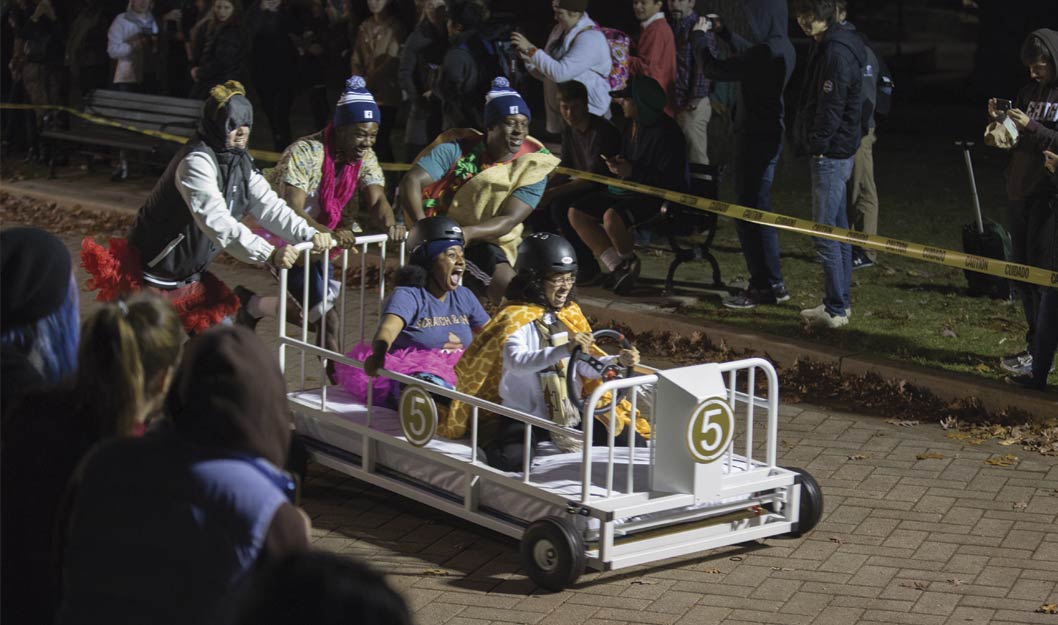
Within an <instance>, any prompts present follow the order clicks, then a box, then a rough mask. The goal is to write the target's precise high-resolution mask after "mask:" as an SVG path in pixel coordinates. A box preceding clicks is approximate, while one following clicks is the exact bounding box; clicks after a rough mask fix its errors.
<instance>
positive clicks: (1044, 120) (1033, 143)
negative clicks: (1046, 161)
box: [1006, 28, 1058, 200]
mask: <svg viewBox="0 0 1058 625" xmlns="http://www.w3.org/2000/svg"><path fill="white" fill-rule="evenodd" d="M1031 36H1033V37H1036V38H1037V39H1039V40H1040V41H1042V42H1043V44H1044V45H1045V46H1047V49H1048V50H1049V51H1050V53H1051V67H1052V69H1054V70H1058V31H1054V30H1051V29H1049V28H1041V29H1039V30H1035V31H1033V32H1032V35H1031ZM1014 107H1015V108H1017V109H1019V110H1021V111H1023V112H1024V113H1025V114H1026V115H1028V116H1029V118H1031V120H1032V121H1030V122H1029V125H1028V127H1027V128H1026V129H1025V130H1024V131H1023V132H1022V133H1021V134H1020V135H1019V137H1018V142H1017V145H1015V146H1014V149H1013V151H1012V153H1011V155H1010V164H1009V165H1008V166H1007V172H1006V173H1007V197H1008V198H1009V199H1011V200H1022V199H1024V198H1026V197H1030V196H1038V197H1049V196H1050V195H1053V193H1054V184H1053V182H1052V181H1051V179H1050V176H1048V175H1047V172H1046V171H1045V170H1044V168H1043V150H1051V151H1052V152H1054V151H1056V147H1055V145H1054V142H1053V141H1052V140H1051V139H1050V137H1052V136H1053V135H1049V134H1047V133H1043V132H1040V129H1041V127H1042V128H1045V129H1049V130H1058V71H1055V78H1054V79H1052V80H1051V81H1050V82H1048V83H1038V82H1035V81H1033V82H1030V83H1029V84H1027V85H1025V86H1024V87H1022V88H1021V90H1020V91H1018V95H1017V97H1016V98H1015V99H1014Z"/></svg>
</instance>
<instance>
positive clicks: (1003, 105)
mask: <svg viewBox="0 0 1058 625" xmlns="http://www.w3.org/2000/svg"><path fill="white" fill-rule="evenodd" d="M1012 106H1013V105H1012V104H1011V102H1010V100H1004V99H1002V98H996V110H997V111H1000V112H1006V111H1009V110H1010V109H1011V107H1012Z"/></svg>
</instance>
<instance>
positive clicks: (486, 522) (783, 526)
mask: <svg viewBox="0 0 1058 625" xmlns="http://www.w3.org/2000/svg"><path fill="white" fill-rule="evenodd" d="M386 240H387V237H386V236H385V235H373V236H366V237H358V239H357V245H359V246H361V284H360V295H361V298H360V310H361V317H360V321H359V325H360V334H361V338H362V339H363V337H364V336H366V330H365V328H364V323H365V320H364V312H365V311H366V308H365V307H366V299H367V288H366V284H367V279H366V278H367V275H366V272H367V263H366V256H367V250H368V245H371V244H375V243H378V244H381V246H382V251H381V252H380V260H381V262H380V264H379V273H380V275H379V298H378V301H379V306H380V311H381V303H382V300H383V298H384V293H385V287H386V284H385V270H386V253H385V241H386ZM298 247H299V251H305V255H306V256H305V260H306V264H305V272H306V274H308V270H309V269H308V262H307V261H308V260H309V254H308V251H307V248H310V247H311V244H302V245H300V246H298ZM403 256H404V246H403V242H402V243H401V249H400V257H401V258H403ZM347 269H348V254H347V252H346V253H343V259H342V276H343V279H342V285H341V293H340V297H339V301H340V305H341V314H340V315H339V319H340V323H341V325H342V329H343V330H342V331H341V332H340V333H341V334H342V342H343V343H344V327H345V303H346V300H345V275H346V272H347ZM329 272H330V259H329V256H327V255H325V257H324V280H325V282H324V284H325V286H326V280H327V277H328V276H329ZM308 282H309V281H308V279H307V275H306V281H305V284H306V286H305V288H304V289H303V294H302V295H303V297H304V302H305V303H307V302H308ZM279 286H280V295H281V298H282V299H283V301H285V298H286V293H287V290H288V287H289V282H288V280H287V270H281V271H280V277H279ZM324 297H326V295H324ZM324 301H326V300H324ZM304 310H305V311H306V314H304V315H303V319H302V324H301V325H302V327H301V336H300V337H299V338H295V337H291V336H288V335H287V333H286V321H287V315H286V307H285V306H283V307H281V308H280V314H279V322H280V323H279V356H280V361H281V366H282V364H283V363H284V362H285V356H286V348H287V347H288V346H290V347H294V348H296V349H298V350H299V351H300V352H301V361H302V363H304V361H305V358H306V356H307V355H310V354H311V355H315V356H318V357H320V358H321V359H323V360H324V362H326V360H333V361H335V362H338V363H341V364H345V365H348V366H353V367H358V368H363V362H361V361H358V360H355V359H352V358H349V357H347V356H345V355H344V354H335V353H334V352H330V351H328V350H326V349H324V348H321V347H319V346H316V345H313V344H311V343H309V342H308V324H307V319H308V315H307V310H308V308H307V307H305V308H304ZM324 316H325V315H324ZM324 323H326V321H325V320H321V330H323V329H325V327H326V326H324V325H323V324H324ZM343 347H344V345H343ZM719 367H720V371H721V373H728V389H727V391H728V393H727V394H728V397H727V399H728V401H729V402H730V404H731V405H732V407H733V408H734V407H735V406H737V404H738V403H739V402H741V403H744V404H746V406H747V411H746V412H747V413H746V424H747V432H748V435H747V441H746V455H745V457H744V462H745V469H744V471H743V472H740V473H742V475H741V476H740V477H743V478H745V479H743V480H736V482H739V483H738V484H737V485H736V484H734V483H733V484H732V486H733V487H734V488H732V489H731V490H732V491H736V490H738V491H742V490H747V489H749V488H752V487H754V486H756V484H755V483H753V482H752V479H754V478H753V476H752V475H747V474H746V473H753V472H754V471H756V470H770V473H769V475H770V477H768V478H767V479H765V480H763V481H762V482H761V483H762V484H763V483H767V485H768V488H775V489H776V494H775V495H772V498H773V499H775V500H776V502H777V504H778V507H780V508H781V507H782V504H783V503H785V504H786V509H787V510H789V511H790V512H788V513H787V514H786V515H777V514H772V515H769V518H770V519H771V520H770V521H769V522H768V523H767V525H768V527H757V526H754V527H753V528H748V529H749V530H750V531H749V533H750V534H752V535H758V534H759V535H761V536H763V535H772V534H775V533H779V530H787V531H788V529H789V527H790V526H791V525H792V523H793V522H796V520H797V519H796V510H797V502H798V499H799V496H800V492H799V491H800V489H799V488H797V487H796V485H795V484H794V482H793V478H792V474H790V475H786V473H788V472H786V471H784V470H779V471H780V472H781V474H778V473H776V471H775V469H776V465H775V461H776V456H777V448H778V376H777V374H776V373H775V370H774V367H773V366H772V365H771V363H769V362H768V361H766V360H764V359H762V358H750V359H745V360H740V361H734V362H728V363H720V364H719ZM756 369H761V370H762V371H763V372H764V374H765V377H766V378H767V381H768V396H767V397H766V398H764V399H761V398H758V397H757V396H756V390H755V388H754V383H755V380H756ZM740 370H748V371H749V374H748V384H749V386H748V388H747V392H745V393H743V392H740V391H738V390H737V387H736V384H737V381H738V379H737V376H738V372H739V371H740ZM380 375H381V376H383V377H385V378H388V379H390V380H394V381H396V382H399V383H402V384H416V385H423V382H422V381H421V380H418V379H416V378H411V377H409V376H405V375H403V374H400V373H396V372H392V371H387V370H381V371H380ZM304 376H305V372H304V364H302V371H301V377H302V385H301V386H302V390H305V388H304V387H305V383H304ZM657 381H658V376H657V375H656V374H647V375H640V376H635V377H632V378H627V379H618V380H612V381H608V382H604V383H602V384H601V385H599V386H598V387H597V388H596V389H595V390H594V391H593V392H592V394H591V396H590V397H589V399H588V401H586V402H585V408H584V415H583V419H582V423H583V424H584V426H583V427H582V429H581V430H575V429H572V428H568V427H563V426H560V425H557V424H555V423H553V422H551V421H549V420H546V419H541V418H539V417H536V416H534V415H530V414H527V413H521V412H519V411H515V410H512V409H510V408H507V407H505V406H502V405H499V404H496V403H493V402H488V401H484V400H481V399H478V398H476V397H473V396H470V395H466V394H464V393H460V392H458V391H454V390H449V389H445V388H441V387H431V388H430V392H431V393H433V394H435V395H441V396H445V397H448V398H449V399H453V400H459V401H462V402H464V403H466V404H468V405H470V406H471V409H472V419H471V432H470V442H471V450H470V454H469V458H468V459H467V460H462V459H458V458H450V457H448V456H445V455H443V454H440V453H437V452H435V451H432V450H429V449H426V448H417V447H415V446H413V445H411V444H409V443H407V442H406V441H403V440H401V439H399V438H395V437H393V436H390V435H388V434H385V433H382V432H379V431H377V430H374V429H373V427H372V426H373V422H374V414H373V413H374V406H373V402H372V395H373V385H369V388H368V407H367V418H366V424H357V423H348V422H346V421H344V420H342V419H338V418H333V415H334V413H333V412H332V411H330V410H328V408H327V401H326V389H325V388H324V389H323V390H321V401H320V402H318V403H316V402H314V405H310V404H309V403H308V402H307V401H306V400H304V399H299V398H295V397H291V398H290V400H289V401H291V402H292V404H295V405H298V406H299V407H300V408H302V409H304V410H310V411H313V412H317V414H316V415H315V416H316V417H317V418H322V419H325V420H326V421H327V422H328V423H331V424H334V425H338V426H340V427H342V428H344V429H350V430H354V431H356V432H357V433H359V434H360V435H361V437H362V438H361V440H362V441H363V445H362V448H361V462H360V464H359V466H356V465H354V464H351V463H348V462H345V461H342V460H340V459H337V458H334V457H332V456H328V455H327V454H325V453H323V452H320V451H313V456H314V457H316V458H317V459H318V460H321V461H322V462H323V463H324V464H327V465H328V466H332V468H336V469H337V470H339V471H343V472H346V473H349V474H351V475H354V476H356V477H360V478H362V479H365V480H366V481H368V482H371V483H373V484H377V485H379V486H382V487H384V488H387V489H388V490H391V491H393V492H396V493H398V494H401V495H404V496H407V497H409V498H412V499H415V500H417V501H422V502H423V503H427V504H429V505H432V506H434V507H436V508H438V509H441V510H444V511H446V512H449V513H451V514H454V515H456V516H459V517H461V518H465V519H468V520H471V521H474V522H477V523H479V524H481V525H483V526H485V527H488V528H490V529H494V530H496V531H500V532H502V533H504V534H508V535H510V536H513V537H516V538H517V537H520V535H521V533H522V531H523V528H521V527H519V526H518V525H516V524H512V523H511V522H510V521H509V520H506V519H502V518H499V517H496V516H495V515H489V514H488V513H486V512H483V511H481V510H479V509H478V499H479V497H480V493H481V487H482V485H483V484H484V483H487V482H492V483H495V484H496V485H498V486H502V487H505V488H511V489H514V490H516V491H519V492H521V493H522V494H523V495H525V496H528V497H531V498H535V499H538V500H541V501H544V502H548V503H550V504H553V505H556V506H563V505H564V506H569V505H571V502H570V500H569V498H568V497H565V496H562V495H559V494H556V493H551V492H548V491H546V490H545V489H543V488H541V487H539V486H536V485H534V484H533V483H532V481H531V471H532V466H531V462H529V461H528V454H526V458H527V461H526V465H528V466H524V465H523V475H522V476H521V478H520V479H515V478H512V477H511V476H508V475H506V474H504V473H502V472H500V471H497V470H495V469H493V468H492V467H489V466H487V465H486V464H484V462H483V459H479V458H478V453H477V448H478V442H479V432H478V428H479V412H480V410H481V409H484V410H487V411H489V412H491V413H494V414H496V415H499V416H505V417H508V418H513V419H516V420H519V421H522V422H524V423H525V424H526V426H527V427H526V434H525V441H524V444H526V445H527V446H530V445H531V442H532V428H533V427H539V428H542V429H544V430H547V431H549V432H552V433H562V434H566V435H568V436H574V437H581V439H582V443H583V445H584V447H583V467H582V472H581V478H582V479H581V496H580V503H581V506H580V507H581V510H582V511H583V512H584V513H586V514H588V515H589V516H591V517H594V518H596V519H598V520H599V522H600V525H599V534H598V541H599V542H598V549H597V550H591V549H589V550H588V556H589V563H590V564H591V565H592V566H594V567H595V568H604V569H609V568H623V567H624V566H630V565H632V564H634V563H638V562H646V561H652V560H656V559H659V558H657V557H651V556H650V555H649V554H644V553H642V549H641V548H639V547H637V544H642V543H652V544H653V543H655V539H648V540H646V541H633V542H632V543H628V544H615V521H616V520H618V519H621V518H625V517H626V516H631V515H623V514H621V513H622V511H623V510H622V508H624V510H627V511H629V512H632V511H638V512H642V511H643V510H644V505H646V506H648V507H650V508H651V509H654V510H655V511H658V512H667V511H669V510H670V507H671V510H672V511H678V510H679V509H680V508H681V507H683V506H684V505H685V504H684V503H683V501H682V500H684V499H685V498H684V497H681V496H673V497H671V499H670V501H671V504H670V506H666V505H664V504H663V503H662V502H661V501H654V502H653V503H646V504H644V503H641V502H637V500H638V499H639V498H641V497H642V496H644V495H646V496H648V497H649V496H650V494H649V492H643V493H636V492H635V491H634V486H635V484H634V471H635V436H636V435H637V434H636V433H635V421H634V415H635V414H636V410H637V409H638V395H637V393H636V389H637V388H638V387H641V386H648V385H656V383H657ZM322 386H323V387H326V386H327V383H326V381H324V383H323V384H322ZM623 389H632V391H631V403H632V413H631V414H632V415H633V420H632V421H631V422H630V423H629V425H628V427H630V428H631V432H632V433H631V434H630V435H629V442H628V451H629V453H628V458H627V459H626V460H625V461H624V462H625V464H626V466H627V470H628V473H627V476H626V477H627V479H626V484H625V492H624V493H622V494H616V495H615V494H614V488H613V476H614V464H615V463H616V462H617V460H616V458H615V440H614V439H615V437H614V433H613V431H614V428H613V427H612V426H613V425H614V423H615V421H616V406H617V403H618V402H617V401H616V400H617V399H618V396H619V391H621V390H623ZM607 392H609V393H611V397H612V398H613V399H614V400H615V401H612V402H611V403H610V406H609V409H608V411H607V412H608V413H609V414H608V417H609V421H610V425H611V428H610V430H609V435H608V437H607V438H608V441H607V443H608V445H607V447H608V450H607V458H606V464H607V468H606V471H607V475H606V489H605V490H606V494H605V495H595V496H593V495H592V493H591V485H592V480H591V477H592V466H593V464H594V463H593V462H592V438H593V427H589V425H590V424H592V423H593V419H594V410H593V408H594V407H595V406H597V405H598V402H599V400H600V399H601V397H602V396H603V395H604V394H605V393H607ZM758 405H760V407H762V408H766V409H767V412H768V426H767V429H768V436H767V444H766V460H765V462H763V463H761V462H759V461H757V460H755V459H754V458H753V455H752V452H753V438H752V437H753V434H752V428H753V421H754V416H755V415H754V409H755V407H756V406H758ZM656 417H657V416H656V415H654V414H653V411H652V412H651V415H650V421H651V427H652V428H653V427H654V426H655V423H656ZM380 445H381V446H386V447H391V448H394V449H398V450H400V452H401V453H410V454H412V455H419V456H422V457H424V458H426V459H429V460H431V461H434V462H438V463H441V464H445V465H448V466H450V467H452V468H456V469H459V470H462V471H463V472H464V473H465V475H466V480H467V481H466V482H465V486H464V488H463V495H462V499H463V501H462V505H457V504H455V503H453V502H452V501H448V500H446V499H444V498H441V497H439V496H437V495H435V494H431V493H429V492H427V491H425V490H424V489H422V488H417V487H415V486H414V485H411V484H408V483H405V482H403V481H400V480H397V479H394V478H392V477H387V476H383V475H379V474H378V473H377V472H376V469H377V466H376V463H377V448H378V446H380ZM733 447H734V441H733V442H732V444H731V445H730V447H729V450H728V453H729V458H730V459H731V462H729V465H728V466H729V468H730V469H733V468H734V467H735V466H736V465H735V463H734V461H733V460H734V456H733V451H732V449H733ZM650 457H651V466H650V467H649V471H650V472H651V474H652V472H653V466H652V465H653V460H654V458H655V457H656V456H655V451H654V449H653V448H652V447H651V449H650ZM761 475H763V473H761ZM732 477H733V476H732ZM746 480H750V482H749V483H748V485H747V484H746V483H743V482H746ZM725 482H726V478H725ZM762 490H763V489H762ZM779 493H781V494H779ZM629 497H631V498H632V499H630V500H629V501H628V503H627V504H622V503H620V501H621V500H622V499H624V498H629ZM779 500H784V501H779ZM593 504H594V505H593ZM607 504H609V505H607ZM629 504H630V507H628V506H629ZM677 504H679V507H676V506H677ZM733 507H735V508H737V507H739V506H738V504H727V505H717V506H714V507H710V508H707V509H705V510H703V511H702V512H701V514H703V515H706V516H709V515H711V514H713V513H714V508H715V511H716V513H717V514H719V513H722V512H726V511H727V510H730V509H732V508H733ZM674 514H675V515H677V516H680V515H683V516H686V513H681V512H674ZM791 514H792V515H793V517H792V518H791V517H790V515H791ZM772 517H778V518H772ZM659 523H661V524H664V523H665V521H664V520H663V521H659ZM761 523H764V521H761ZM691 534H693V535H694V542H696V543H697V544H699V545H703V544H708V545H714V546H716V545H719V544H730V543H731V542H737V541H728V542H725V541H724V539H723V536H721V537H720V538H714V537H711V536H710V537H708V538H706V534H707V533H703V532H702V531H701V530H692V531H690V532H679V531H677V532H674V533H673V540H676V541H677V542H678V541H679V538H678V537H679V536H681V535H686V536H690V535H691ZM745 534H746V532H745V531H744V530H732V531H731V532H729V533H728V534H727V535H728V536H730V537H734V536H736V535H737V536H743V535H745ZM739 540H743V539H742V538H739ZM662 542H663V543H666V544H667V543H668V542H669V541H662ZM706 548H708V547H706ZM671 549H673V547H665V548H664V549H662V550H661V551H658V553H659V554H660V553H667V552H668V551H669V550H671ZM693 550H697V549H692V551H693ZM666 557H667V556H666Z"/></svg>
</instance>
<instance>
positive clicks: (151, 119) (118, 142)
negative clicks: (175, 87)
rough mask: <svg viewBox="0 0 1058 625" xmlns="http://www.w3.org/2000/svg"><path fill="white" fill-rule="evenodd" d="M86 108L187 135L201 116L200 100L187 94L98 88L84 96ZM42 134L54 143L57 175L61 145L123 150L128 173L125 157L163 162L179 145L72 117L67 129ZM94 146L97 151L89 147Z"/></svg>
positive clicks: (51, 170)
mask: <svg viewBox="0 0 1058 625" xmlns="http://www.w3.org/2000/svg"><path fill="white" fill-rule="evenodd" d="M84 112H85V113H86V114H88V115H93V116H96V117H101V118H104V119H106V120H108V121H111V122H115V123H118V124H122V125H124V126H129V127H133V128H138V129H141V130H153V131H158V132H164V133H168V134H171V135H176V136H178V137H182V138H184V139H186V138H188V137H190V136H191V135H192V134H194V133H195V130H196V128H197V127H198V122H199V119H200V118H201V116H202V101H201V100H190V99H187V98H170V97H166V96H158V95H148V94H143V93H130V92H125V91H112V90H108V89H96V90H94V91H91V92H89V93H88V95H86V96H85V100H84ZM41 138H42V139H44V140H45V141H47V142H48V143H49V144H50V146H49V147H50V148H51V149H50V153H51V157H50V159H49V174H50V175H51V176H52V177H54V176H55V166H56V161H57V160H62V156H65V152H64V151H60V150H59V147H60V146H70V145H78V146H82V147H80V148H79V150H78V151H80V152H86V153H95V154H100V152H99V150H98V149H99V148H103V149H105V150H106V152H111V151H113V150H117V151H118V152H119V154H120V159H121V163H120V165H119V167H121V168H122V170H121V171H123V172H124V171H127V168H128V165H127V163H126V158H127V155H130V154H136V155H139V156H140V157H141V158H142V159H143V160H146V161H165V160H167V159H168V158H169V157H170V156H171V155H172V154H173V153H174V152H175V151H176V150H177V149H178V148H179V146H180V144H179V143H176V142H174V141H170V140H167V139H163V138H161V137H153V136H150V135H146V134H143V133H141V132H136V131H135V130H130V129H127V128H116V127H114V126H110V125H107V124H100V123H95V122H92V121H90V120H87V119H83V118H81V117H77V116H71V119H70V124H69V128H66V129H49V130H45V131H44V132H42V133H41ZM91 148H96V149H91Z"/></svg>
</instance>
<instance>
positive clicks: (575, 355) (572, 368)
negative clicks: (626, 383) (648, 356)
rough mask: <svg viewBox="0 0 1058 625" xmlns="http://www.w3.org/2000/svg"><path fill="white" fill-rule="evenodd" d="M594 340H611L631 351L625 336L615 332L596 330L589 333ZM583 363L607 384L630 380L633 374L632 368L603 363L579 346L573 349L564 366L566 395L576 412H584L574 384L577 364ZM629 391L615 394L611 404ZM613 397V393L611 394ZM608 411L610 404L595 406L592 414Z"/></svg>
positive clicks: (629, 343)
mask: <svg viewBox="0 0 1058 625" xmlns="http://www.w3.org/2000/svg"><path fill="white" fill-rule="evenodd" d="M591 335H592V336H593V337H595V340H596V341H598V340H599V339H613V340H615V341H617V343H618V344H620V346H621V349H632V343H631V342H629V340H628V339H627V338H625V335H624V334H622V333H620V332H618V331H617V330H596V331H594V332H592V333H591ZM578 362H583V363H585V364H587V365H588V366H589V367H591V368H592V369H594V370H595V371H597V372H599V379H601V380H602V381H603V382H609V381H610V380H618V379H621V378H630V377H632V375H633V373H634V369H633V367H622V366H620V365H619V364H617V363H616V362H611V363H605V362H603V361H601V360H599V359H598V358H596V357H595V356H592V355H591V354H589V353H587V352H585V351H584V350H583V349H581V347H580V345H578V346H576V347H574V348H573V351H571V352H570V354H569V363H568V364H567V365H566V394H567V395H568V396H569V401H570V403H572V404H573V407H574V408H576V409H577V412H583V411H584V400H583V399H581V397H580V393H579V392H578V389H577V386H576V385H575V384H574V380H575V379H576V375H577V373H576V369H577V363H578ZM630 391H631V389H627V388H626V389H621V390H620V391H618V392H617V393H616V395H617V397H611V399H612V401H613V402H619V401H621V399H623V398H625V397H627V396H628V393H629V392H630ZM611 395H613V393H611ZM609 409H610V404H606V405H604V406H596V408H595V410H594V414H596V415H602V414H604V413H606V412H607V411H608V410H609Z"/></svg>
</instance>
